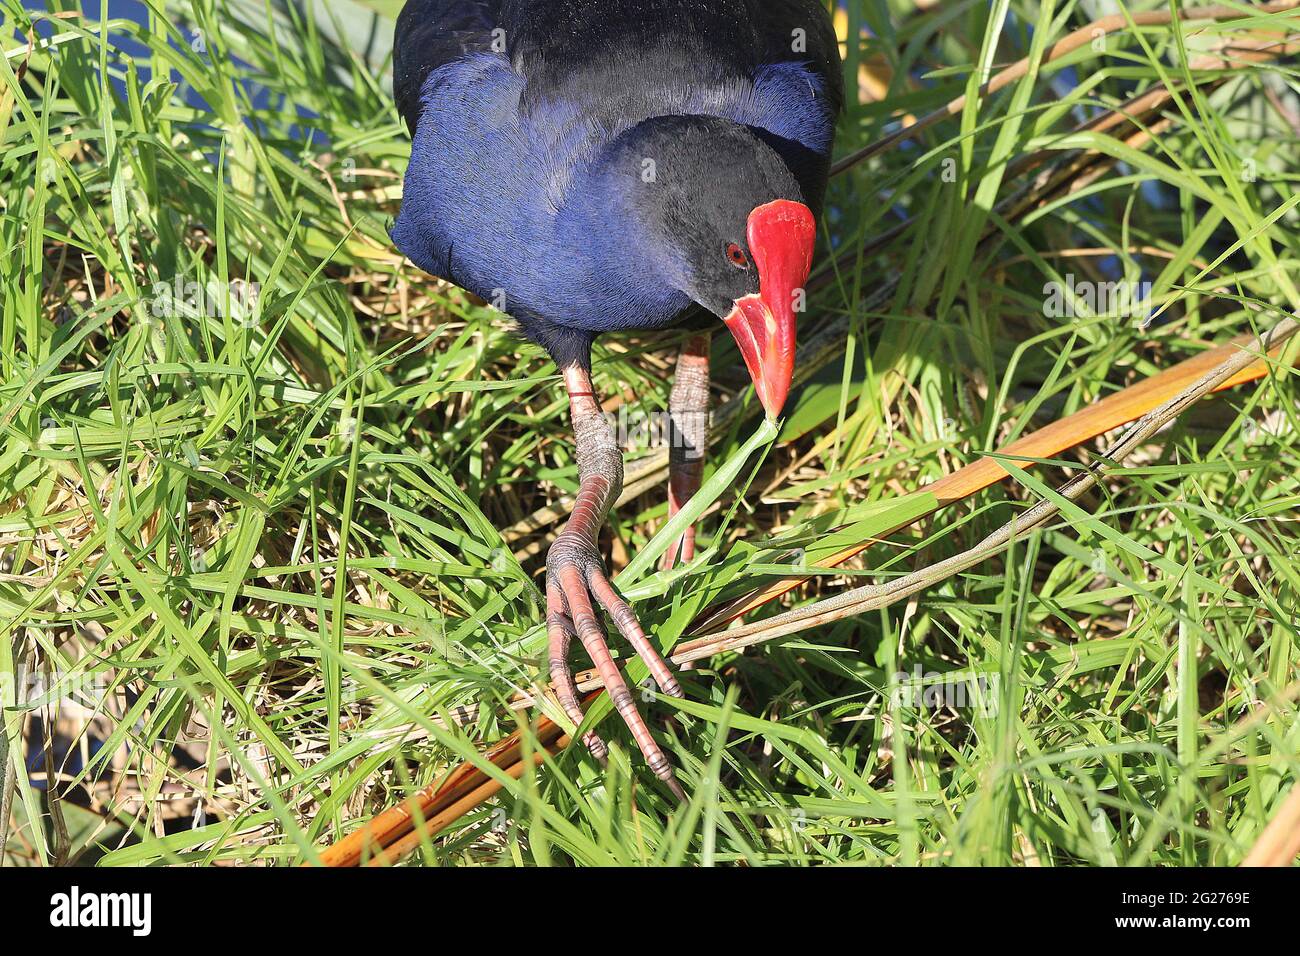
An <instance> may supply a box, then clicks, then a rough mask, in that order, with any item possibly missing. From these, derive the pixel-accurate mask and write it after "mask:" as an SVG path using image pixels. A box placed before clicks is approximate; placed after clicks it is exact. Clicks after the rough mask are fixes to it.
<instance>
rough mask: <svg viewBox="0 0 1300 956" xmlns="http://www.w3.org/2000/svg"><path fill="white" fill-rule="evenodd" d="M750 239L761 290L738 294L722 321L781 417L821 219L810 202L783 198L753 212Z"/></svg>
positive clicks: (763, 398) (771, 413)
mask: <svg viewBox="0 0 1300 956" xmlns="http://www.w3.org/2000/svg"><path fill="white" fill-rule="evenodd" d="M748 238H749V251H750V254H751V255H752V256H753V257H754V264H755V265H756V266H757V267H758V288H759V292H758V295H747V296H745V297H744V298H743V299H737V300H736V307H735V309H733V310H732V312H731V314H730V315H728V316H727V317H726V318H725V319H723V321H724V322H725V323H726V325H727V328H729V329H730V330H731V334H732V335H734V336H735V337H736V344H737V345H738V346H739V347H740V354H741V356H742V357H743V358H744V359H745V365H746V367H748V368H749V374H750V376H751V377H752V378H753V379H754V391H756V392H757V393H758V400H759V401H760V402H762V403H763V408H764V409H765V410H766V411H767V414H768V417H769V418H776V417H777V416H778V415H780V414H781V409H783V408H784V407H785V399H786V396H787V395H789V394H790V380H791V379H792V378H793V377H794V351H795V341H794V334H795V314H796V312H797V311H802V310H803V299H804V295H805V293H804V283H806V282H807V281H808V273H809V272H810V271H811V270H812V255H813V245H814V244H815V243H816V241H817V224H816V222H815V221H814V220H813V214H812V211H811V210H810V209H809V208H808V207H807V206H805V205H803V204H802V203H797V202H791V201H790V200H788V199H778V200H777V201H776V202H770V203H767V204H766V205H764V206H759V207H758V208H757V209H755V210H754V211H753V212H751V213H750V214H749V236H748Z"/></svg>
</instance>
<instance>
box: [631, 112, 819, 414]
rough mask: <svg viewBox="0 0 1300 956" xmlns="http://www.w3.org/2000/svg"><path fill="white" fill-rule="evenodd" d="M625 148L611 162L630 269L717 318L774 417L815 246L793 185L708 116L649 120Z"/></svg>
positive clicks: (752, 146)
mask: <svg viewBox="0 0 1300 956" xmlns="http://www.w3.org/2000/svg"><path fill="white" fill-rule="evenodd" d="M626 139H627V140H628V141H627V142H624V143H623V144H621V147H620V149H619V150H618V152H617V154H616V155H615V156H613V157H611V159H612V161H613V167H614V168H615V169H616V170H617V171H618V176H619V179H620V180H621V184H622V191H623V196H624V200H625V207H624V211H625V214H626V216H627V218H628V222H627V225H628V227H629V228H630V229H631V230H633V231H634V232H635V233H636V234H637V238H638V239H639V240H640V242H639V243H638V244H639V245H640V246H641V247H642V255H641V259H642V267H643V268H645V269H647V270H653V271H655V272H657V273H658V274H659V277H660V278H662V279H663V280H666V281H667V282H668V283H670V284H672V285H673V287H674V288H676V289H677V290H679V291H680V292H682V293H684V294H685V295H687V296H689V297H690V298H691V299H692V300H694V301H695V302H697V303H699V304H700V305H701V306H703V307H704V308H705V309H707V310H708V311H709V312H712V313H713V314H714V315H716V316H717V317H718V318H720V319H721V320H722V321H723V323H724V324H725V325H726V326H727V328H728V329H729V330H730V331H731V334H732V335H733V336H734V337H735V339H736V345H737V346H738V347H739V349H740V354H741V356H742V357H743V358H744V360H745V365H746V367H747V368H748V369H749V373H750V376H751V377H752V378H753V380H754V388H755V390H756V391H757V393H758V398H759V400H760V401H761V402H762V404H763V408H764V409H765V410H766V411H767V414H768V415H769V416H771V417H776V416H777V415H779V414H780V413H781V410H782V408H784V406H785V400H786V396H787V395H788V394H789V392H790V382H791V379H792V377H793V374H794V357H795V326H796V316H797V314H798V312H800V311H801V310H802V307H803V301H804V298H805V292H804V285H805V283H806V282H807V280H808V273H809V271H810V269H811V268H812V255H813V246H814V244H815V242H816V237H817V228H816V224H815V221H814V217H813V213H812V211H811V210H810V209H809V208H808V206H807V205H806V204H805V202H804V198H803V196H802V194H801V192H800V189H799V185H798V183H797V182H796V181H795V179H794V176H793V175H792V174H791V173H790V170H789V169H788V168H787V167H786V165H785V163H784V162H783V161H782V160H781V157H780V156H779V155H778V153H777V152H776V151H775V150H774V149H773V148H772V147H771V146H769V145H768V144H767V143H765V142H764V141H763V140H762V139H761V138H760V137H759V136H758V135H757V134H756V133H755V132H754V131H753V130H751V129H749V128H747V127H744V126H740V125H738V124H734V123H728V122H726V121H723V120H717V119H714V118H712V117H665V118H661V119H658V120H651V121H648V122H647V123H643V124H641V127H638V128H637V129H636V130H634V131H633V135H632V136H630V137H626Z"/></svg>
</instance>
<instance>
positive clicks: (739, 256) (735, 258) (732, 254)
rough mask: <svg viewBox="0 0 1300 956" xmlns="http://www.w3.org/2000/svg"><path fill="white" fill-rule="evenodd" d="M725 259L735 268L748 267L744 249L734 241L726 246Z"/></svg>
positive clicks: (747, 257) (747, 258)
mask: <svg viewBox="0 0 1300 956" xmlns="http://www.w3.org/2000/svg"><path fill="white" fill-rule="evenodd" d="M727 260H728V261H729V262H730V263H731V264H732V265H733V266H735V267H736V268H737V269H748V268H749V256H747V255H745V250H744V249H742V248H740V246H738V245H736V243H734V242H733V243H730V244H728V246H727Z"/></svg>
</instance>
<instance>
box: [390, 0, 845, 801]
mask: <svg viewBox="0 0 1300 956" xmlns="http://www.w3.org/2000/svg"><path fill="white" fill-rule="evenodd" d="M394 92H395V97H396V100H397V105H398V108H399V110H400V111H401V113H402V115H403V117H404V118H405V120H406V122H407V124H408V125H409V127H410V129H411V131H412V148H411V162H410V166H409V168H408V170H407V173H406V182H405V186H404V192H403V198H402V207H401V212H400V214H399V215H398V217H397V220H396V222H395V223H394V225H393V229H392V237H393V240H394V242H395V243H396V244H397V246H398V248H399V249H400V250H401V251H402V252H403V253H404V254H405V255H406V256H407V257H409V258H410V259H411V260H412V261H413V262H414V263H415V264H416V265H418V266H419V267H420V268H421V269H423V270H424V271H426V272H428V273H430V274H432V275H434V276H437V277H440V278H443V279H446V280H448V281H450V282H453V283H455V284H456V285H459V286H461V287H463V288H465V289H467V290H469V291H470V292H472V293H474V294H475V295H478V296H480V297H481V298H483V299H485V300H488V301H491V302H494V303H495V304H496V305H497V306H498V307H500V308H501V309H502V310H503V311H504V312H507V313H509V314H510V315H511V316H512V317H513V318H514V319H515V320H516V321H517V322H518V324H519V326H520V328H521V330H522V332H523V333H524V334H525V335H527V336H528V337H529V338H530V339H531V340H532V341H534V342H536V343H537V344H538V345H540V346H542V347H543V348H545V349H546V350H547V351H548V352H549V353H550V355H551V356H552V357H553V358H554V359H555V362H556V365H557V366H558V367H559V370H560V372H561V374H562V376H563V380H564V384H565V387H566V389H567V391H568V399H569V409H570V414H571V416H572V420H573V429H574V434H575V442H576V445H577V459H578V464H579V480H580V485H579V492H578V495H577V499H576V502H575V504H574V507H573V513H572V515H571V517H570V518H569V521H568V523H567V524H566V526H565V528H564V530H563V532H562V533H561V534H560V535H559V536H558V537H557V538H556V540H555V541H554V543H553V544H552V546H551V549H550V552H549V554H548V556H547V561H546V602H547V618H546V622H547V631H548V636H549V643H550V652H549V665H550V673H551V677H552V680H553V681H554V684H555V688H556V693H557V696H558V698H559V700H560V702H561V704H562V706H563V707H564V709H565V711H566V712H567V713H568V715H569V716H570V718H571V719H572V720H574V721H575V722H579V723H580V722H581V721H582V711H581V708H580V707H579V704H578V695H577V688H576V686H575V683H574V679H573V675H572V672H571V670H570V668H569V664H568V660H567V657H568V650H569V645H570V642H571V640H572V638H573V637H575V636H576V637H577V638H578V639H579V640H580V641H581V642H582V644H583V646H584V647H585V648H586V650H587V653H588V654H589V655H590V656H591V659H592V661H593V662H594V664H595V666H596V668H597V670H598V671H599V673H600V676H601V678H602V679H603V681H604V684H605V687H606V688H607V690H608V691H609V693H610V695H611V698H612V699H613V702H614V705H615V707H616V708H617V710H618V712H619V714H620V715H621V716H622V717H623V719H624V720H625V721H626V723H627V725H628V728H629V729H630V730H631V732H632V735H633V737H634V738H635V739H636V742H637V745H638V746H639V747H640V749H641V751H642V753H643V754H644V755H645V758H646V760H647V761H648V763H649V765H650V768H651V769H652V770H653V771H654V772H655V774H656V775H657V776H658V777H659V778H660V779H661V780H663V781H664V782H665V783H666V784H667V785H668V786H669V787H670V788H671V789H672V790H673V792H674V793H675V794H676V795H677V796H678V797H682V795H683V794H682V790H681V787H680V785H679V784H678V782H677V780H676V778H675V776H674V774H673V770H672V767H671V765H670V763H669V761H668V758H667V757H665V756H664V753H663V751H662V750H661V749H660V747H659V745H658V744H657V743H656V742H655V740H654V738H653V737H652V736H651V734H650V731H649V729H648V728H647V726H646V723H645V721H644V719H643V718H642V717H641V715H640V714H639V713H638V711H637V708H636V705H635V703H634V701H633V698H632V694H631V692H630V691H629V689H628V686H627V682H626V681H625V680H624V678H623V676H622V675H621V673H620V672H619V669H618V667H617V666H616V665H615V663H614V661H613V659H612V658H611V657H610V652H609V648H608V645H607V644H606V637H605V631H604V628H603V626H602V624H601V622H600V619H599V617H598V611H597V608H603V609H604V611H605V612H606V613H607V614H608V615H609V616H610V618H611V619H612V620H613V622H614V624H615V625H616V626H617V628H618V630H619V631H620V632H621V634H622V635H623V637H624V638H625V639H626V640H627V641H628V642H629V643H630V644H631V645H632V646H633V647H634V648H635V649H636V652H637V653H638V654H639V655H640V656H641V658H642V659H643V660H644V661H645V662H646V664H647V665H648V666H649V668H650V671H651V674H652V675H653V676H654V679H655V681H656V682H657V684H658V686H659V688H660V690H661V691H662V692H664V693H666V694H671V695H674V696H680V695H681V689H680V687H679V686H678V683H677V681H676V680H675V679H674V678H673V675H672V673H671V671H670V670H669V668H668V665H667V664H666V663H665V662H664V660H663V658H662V657H661V656H660V655H659V653H658V651H657V650H656V649H655V648H654V646H653V645H652V644H651V643H650V641H649V640H648V639H647V637H646V634H645V632H644V631H643V630H642V628H641V625H640V624H639V623H638V621H637V617H636V614H635V613H634V612H633V611H632V609H631V608H630V607H629V606H628V604H627V603H626V602H625V601H624V600H623V599H622V598H621V597H620V596H619V595H618V593H617V592H616V591H615V589H614V588H613V587H612V586H611V584H610V582H609V578H608V576H607V573H606V571H605V567H604V563H603V561H602V559H601V557H600V554H599V550H598V543H597V542H598V535H599V531H600V527H601V525H602V524H603V522H604V520H605V517H606V515H607V513H608V511H609V509H610V507H612V505H613V504H614V502H615V500H616V499H617V498H618V496H619V493H620V491H621V488H622V482H623V459H622V455H621V453H620V450H619V447H618V444H617V442H616V438H615V435H614V432H613V430H612V428H611V427H610V425H609V424H608V423H607V421H606V420H605V418H604V416H603V415H602V413H601V407H600V404H599V401H598V399H597V397H596V395H595V392H594V388H593V386H592V380H591V346H592V341H593V340H594V339H595V338H596V336H597V335H600V334H601V333H605V332H618V331H622V330H631V329H660V328H666V327H668V326H672V325H674V324H676V323H679V322H681V321H682V320H683V319H684V318H685V317H686V316H687V314H688V313H689V312H691V311H692V309H693V307H694V306H696V305H698V306H702V307H703V309H704V310H705V312H706V313H712V314H713V315H714V316H717V318H719V319H721V320H722V322H723V323H724V324H725V325H726V326H727V328H728V329H729V330H730V331H731V333H732V335H733V336H735V339H736V344H737V346H738V347H739V352H740V355H741V356H742V357H743V359H744V362H745V364H746V366H747V367H748V370H749V373H750V375H751V377H752V379H753V382H754V387H755V390H756V392H757V396H758V399H759V401H760V402H761V403H762V405H763V407H764V409H765V410H766V411H767V413H768V414H769V415H770V416H773V417H775V416H777V415H779V414H780V412H781V409H782V407H783V406H784V404H785V400H786V396H787V393H788V392H789V390H790V381H791V376H792V374H793V367H794V353H795V318H796V312H797V311H799V310H800V309H801V308H802V300H803V295H804V293H803V286H804V283H805V282H806V281H807V278H808V274H809V270H810V268H811V263H812V255H813V245H814V242H815V238H816V225H815V222H816V216H817V215H819V214H820V209H821V204H822V200H823V197H824V194H825V190H826V179H827V174H828V170H829V165H830V154H831V146H832V142H833V139H834V134H835V123H836V119H837V117H838V114H839V110H840V105H841V101H842V98H843V81H842V78H841V73H840V55H839V45H838V43H837V40H836V37H835V31H834V28H833V26H832V24H831V22H830V19H829V16H828V14H827V12H826V10H825V9H824V8H823V6H822V4H821V2H820V0H409V2H408V3H407V4H406V6H405V8H404V9H403V10H402V12H401V15H400V16H399V18H398V21H397V35H396V42H395V63H394ZM708 361H709V342H708V336H707V333H706V334H703V335H691V336H690V337H688V339H687V341H686V344H685V345H684V346H683V348H682V352H681V356H680V358H679V360H678V367H677V374H676V380H675V382H674V385H673V389H672V393H671V399H670V409H669V414H670V417H671V420H672V421H673V423H674V429H675V432H676V434H675V436H674V441H673V442H672V446H673V447H672V450H671V453H670V479H669V499H670V510H672V511H673V512H675V511H676V510H677V509H679V508H680V507H682V506H683V505H684V504H685V502H686V501H687V500H689V498H690V497H691V495H692V494H693V493H694V492H695V491H696V490H697V489H698V487H699V482H700V477H701V469H702V455H703V449H704V445H705V442H706V439H707V421H708V390H709V366H708ZM693 547H694V536H693V534H691V533H688V534H687V535H686V536H684V538H683V539H682V540H681V541H679V542H677V543H676V544H675V545H674V547H673V549H672V550H671V551H670V554H669V557H668V562H669V563H672V562H673V561H675V560H676V559H677V557H681V558H682V559H683V560H690V558H691V556H692V551H693ZM584 742H585V743H586V744H587V746H588V747H589V748H590V749H591V750H592V751H593V753H595V754H596V756H597V757H601V758H603V756H604V754H605V752H606V750H605V745H604V743H603V742H602V741H601V740H600V738H599V737H597V736H595V735H594V734H591V735H588V736H587V737H586V738H584Z"/></svg>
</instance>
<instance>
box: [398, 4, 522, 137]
mask: <svg viewBox="0 0 1300 956" xmlns="http://www.w3.org/2000/svg"><path fill="white" fill-rule="evenodd" d="M501 5H502V0H408V2H407V4H406V6H405V7H403V8H402V12H401V14H400V15H399V16H398V18H397V30H396V34H395V36H394V40H393V96H394V98H395V99H396V100H397V109H398V111H399V112H400V113H401V114H402V117H403V118H404V119H405V120H406V124H407V126H409V127H410V128H411V129H412V130H414V129H415V125H416V121H417V120H418V119H419V118H420V95H421V91H422V90H423V88H424V83H425V81H426V80H427V79H428V78H429V74H430V73H432V72H433V71H434V70H436V69H438V67H440V66H445V65H446V64H448V63H452V62H454V61H456V60H459V59H462V58H464V57H466V56H468V55H470V54H473V53H490V52H493V51H494V47H499V46H500V45H501V44H503V43H504V37H505V34H503V33H494V31H496V30H498V29H499V28H500V23H501Z"/></svg>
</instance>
